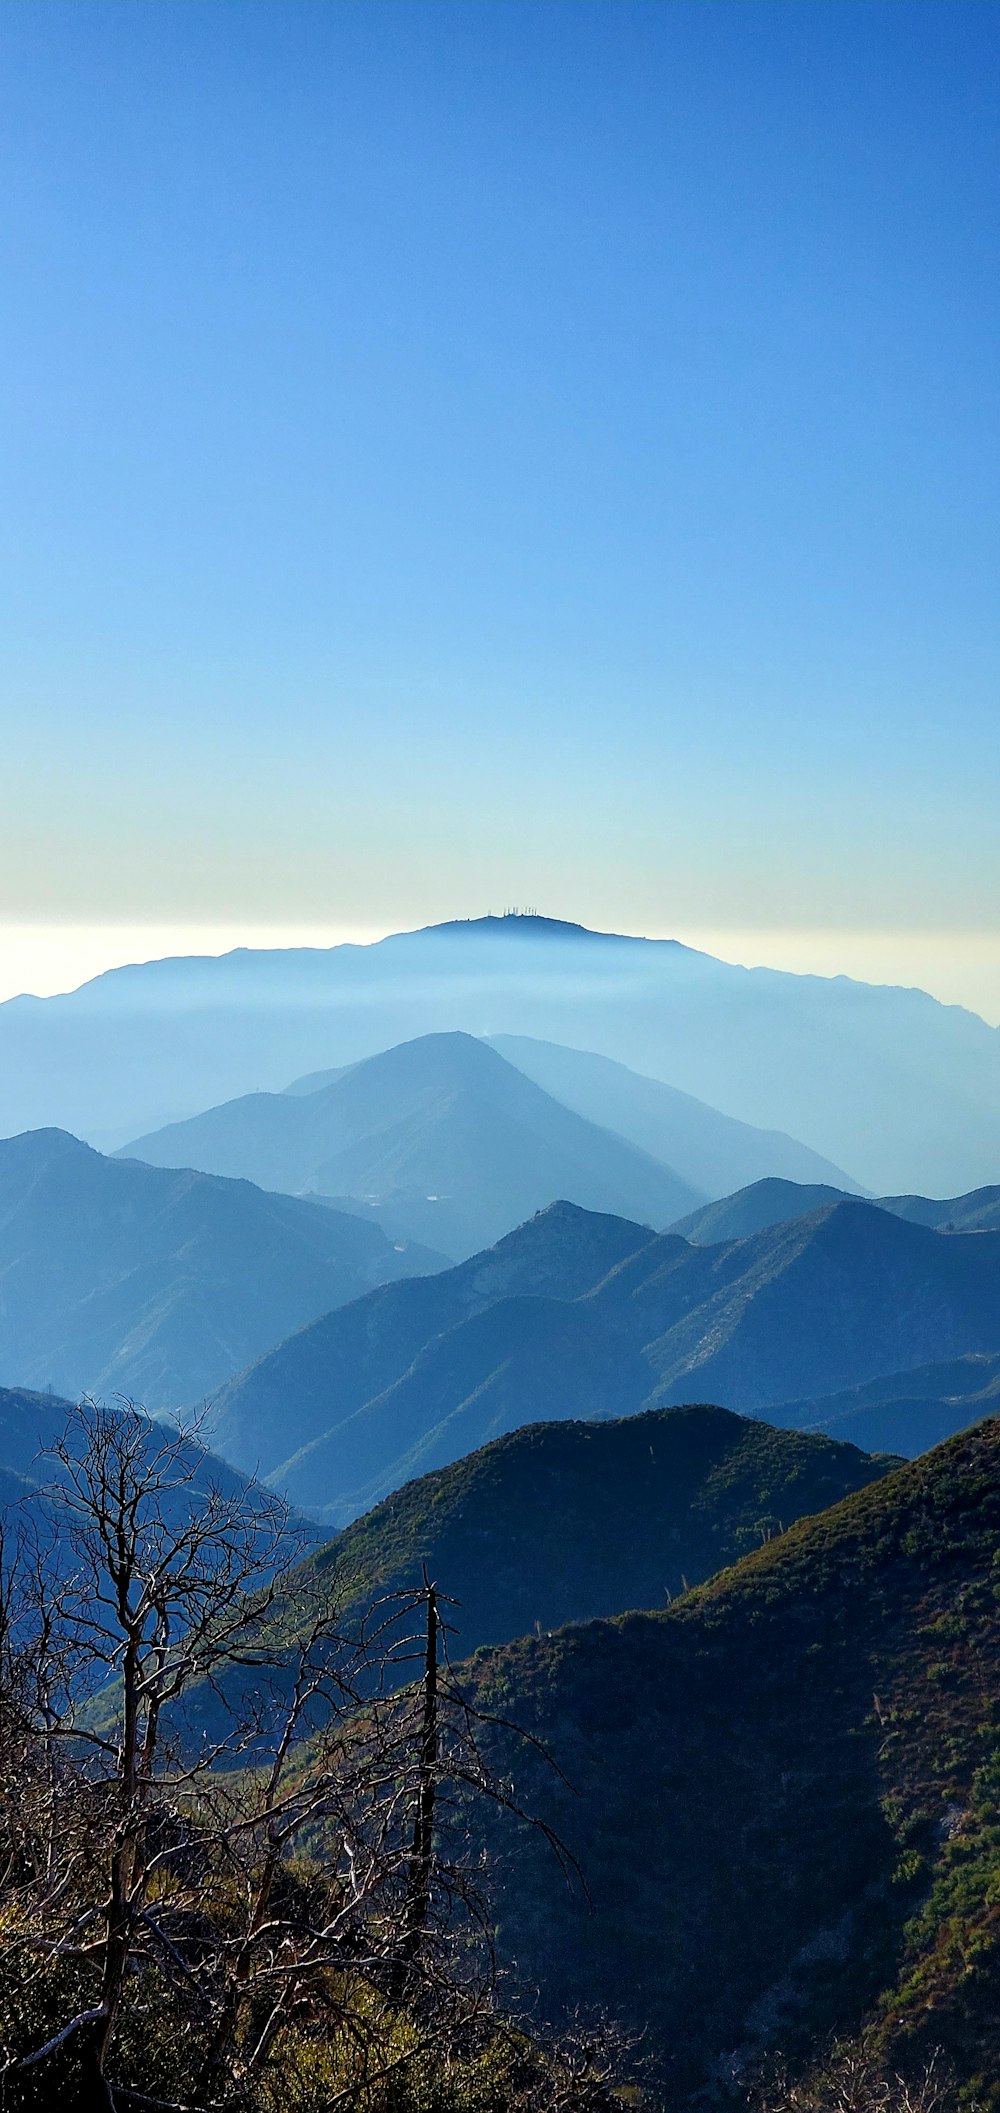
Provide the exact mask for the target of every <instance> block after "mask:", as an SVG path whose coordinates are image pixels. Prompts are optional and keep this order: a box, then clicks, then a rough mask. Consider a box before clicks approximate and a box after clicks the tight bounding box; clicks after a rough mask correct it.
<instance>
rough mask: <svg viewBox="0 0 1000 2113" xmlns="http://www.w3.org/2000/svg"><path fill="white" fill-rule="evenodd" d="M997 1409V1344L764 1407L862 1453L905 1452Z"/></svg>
mask: <svg viewBox="0 0 1000 2113" xmlns="http://www.w3.org/2000/svg"><path fill="white" fill-rule="evenodd" d="M998 1411H1000V1350H998V1351H996V1352H994V1353H993V1354H992V1355H988V1354H986V1353H984V1352H983V1351H967V1352H966V1353H965V1355H964V1356H960V1357H953V1358H947V1359H945V1360H944V1361H943V1362H941V1363H937V1364H927V1365H916V1366H912V1367H910V1368H909V1369H908V1370H906V1371H903V1372H890V1373H882V1374H880V1375H879V1377H878V1378H877V1379H870V1380H866V1381H863V1382H862V1383H861V1384H860V1385H859V1386H856V1387H847V1388H845V1389H844V1390H843V1391H842V1392H841V1393H839V1394H827V1395H825V1396H820V1397H818V1398H817V1397H815V1396H814V1397H812V1398H811V1399H806V1400H804V1401H782V1402H778V1403H776V1404H775V1405H774V1406H773V1407H772V1408H771V1409H770V1410H769V1411H768V1414H769V1417H770V1419H771V1421H772V1422H773V1423H776V1424H779V1425H780V1426H781V1427H782V1428H784V1429H791V1430H797V1431H810V1430H815V1431H824V1432H825V1433H826V1435H827V1436H828V1437H830V1438H840V1439H846V1440H847V1441H848V1442H849V1443H850V1444H852V1445H860V1446H862V1447H863V1448H864V1450H865V1451H866V1452H898V1453H906V1454H909V1455H910V1457H911V1458H912V1457H913V1456H914V1455H915V1454H917V1453H923V1452H927V1451H929V1450H930V1448H931V1446H935V1445H941V1444H943V1442H944V1441H945V1439H947V1438H951V1437H953V1436H954V1435H955V1433H956V1432H957V1431H963V1430H965V1429H967V1427H968V1426H969V1424H971V1423H978V1422H979V1421H980V1419H981V1418H982V1417H984V1416H995V1415H996V1414H997V1413H998Z"/></svg>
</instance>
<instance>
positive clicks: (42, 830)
mask: <svg viewBox="0 0 1000 2113" xmlns="http://www.w3.org/2000/svg"><path fill="white" fill-rule="evenodd" d="M998 61H1000V11H998V10H997V9H996V8H994V7H992V6H987V5H981V4H972V5H965V4H963V0H946V4H944V5H938V4H937V0H916V4H913V5H911V4H909V0H891V4H889V5H882V4H880V0H819V4H816V5H814V4H812V0H778V4H776V5H770V4H767V5H758V4H756V0H733V4H731V0H694V4H688V0H676V4H673V0H637V4H633V0H596V4H591V0H552V4H550V0H500V4H491V0H458V4H457V5H453V4H451V0H433V4H429V5H428V4H424V0H349V4H346V5H345V4H340V0H318V4H315V5H314V4H311V0H310V4H305V5H301V4H299V0H281V4H280V5H279V4H276V0H265V4H264V5H258V4H256V0H209V4H202V0H183V4H181V0H144V4H139V0H125V4H121V5H119V4H112V5H92V4H90V0H55V4H53V0H27V4H25V0H6V5H5V6H4V8H3V9H2V10H0V69H2V85H0V101H2V114H0V201H2V202H0V271H2V278H3V285H4V289H5V296H4V308H5V317H6V321H5V327H4V329H3V332H2V336H0V417H2V440H3V468H2V477H0V540H2V566H0V575H2V584H0V681H2V689H3V699H4V719H5V727H6V733H5V743H4V749H5V778H6V789H7V799H6V800H5V803H4V806H5V823H4V829H3V832H2V842H0V925H2V926H3V927H5V928H6V930H7V933H8V936H10V935H13V938H12V945H14V951H15V953H16V952H17V948H18V947H20V948H21V949H22V952H23V948H24V946H25V945H28V948H29V952H30V946H31V944H32V941H31V934H32V932H34V933H35V934H36V935H37V946H38V948H39V949H40V951H39V956H38V959H39V966H38V971H37V976H36V978H35V980H36V983H37V987H41V986H42V980H43V977H44V973H45V971H44V970H43V967H42V966H41V962H42V954H43V953H44V948H45V947H46V946H48V947H50V949H51V947H52V946H53V945H55V946H56V948H57V950H58V948H59V947H62V950H63V953H65V952H66V949H67V948H69V949H70V953H71V954H72V949H73V948H74V947H76V948H77V950H78V952H77V954H76V955H73V957H72V958H73V959H77V958H78V959H79V961H80V962H81V963H85V966H84V967H83V968H82V969H81V973H85V972H86V969H87V968H88V967H89V966H90V965H91V958H90V955H88V954H87V947H88V945H89V944H92V935H94V934H103V935H105V936H104V938H103V939H101V940H100V942H99V944H101V945H105V946H110V947H111V948H112V951H114V948H115V945H116V944H117V945H118V949H119V952H121V951H123V950H124V951H128V952H132V953H134V952H135V951H137V950H139V951H141V947H142V942H141V938H137V937H135V936H134V935H136V934H140V935H141V933H143V932H147V933H149V934H151V935H153V936H152V937H151V938H150V942H149V950H150V951H163V950H165V949H166V947H167V946H168V945H169V944H172V943H173V940H174V939H175V938H176V935H178V934H190V933H191V932H192V931H197V930H201V931H202V932H203V933H206V934H212V935H215V936H214V937H213V938H212V940H211V944H213V945H214V944H215V943H217V939H218V935H219V934H223V935H225V934H230V935H232V936H234V937H235V936H244V935H245V936H247V937H253V936H254V935H255V934H256V933H258V932H263V931H264V930H265V928H266V930H267V932H268V933H269V934H271V935H273V933H274V932H275V931H282V932H287V934H288V936H289V937H290V938H291V937H295V936H297V935H298V934H300V933H302V932H305V931H306V930H309V931H319V930H322V931H326V932H329V933H330V934H331V935H332V934H334V933H335V932H338V931H341V930H343V931H349V932H351V933H355V932H360V931H369V930H370V931H373V932H374V931H384V930H387V929H390V928H393V927H399V926H403V925H408V924H413V923H421V922H426V921H429V920H431V919H433V918H435V917H438V916H448V915H453V914H475V913H476V912H478V911H480V910H483V909H486V908H490V907H493V908H498V907H502V906H503V905H504V903H506V902H512V901H521V902H524V901H531V902H536V903H538V904H540V906H541V907H542V908H544V909H545V910H547V911H549V912H550V913H551V914H555V915H565V916H575V917H580V918H582V919H583V920H584V921H586V922H588V923H592V924H598V925H614V926H618V927H621V928H628V929H632V930H645V931H650V932H661V933H668V932H676V933H677V934H679V935H680V936H684V937H687V936H692V937H696V938H701V939H702V940H704V941H706V942H708V941H711V940H712V938H713V935H714V936H715V937H716V938H718V939H719V941H720V950H722V946H721V941H722V939H723V938H724V937H725V938H727V939H728V942H729V945H728V950H729V951H730V952H731V953H732V954H733V955H734V957H736V958H749V957H750V955H751V954H753V953H754V952H756V953H757V955H758V956H759V958H771V959H779V957H780V956H781V949H782V947H784V948H785V951H786V954H788V953H789V950H791V954H794V955H795V960H794V961H791V960H790V965H802V966H804V965H815V966H820V967H823V966H828V967H830V968H837V967H845V968H855V969H857V968H858V964H859V963H861V962H862V961H863V960H866V959H867V960H870V961H872V962H876V963H878V962H882V961H883V960H884V962H885V964H886V967H885V970H884V974H885V975H886V976H890V977H893V978H895V977H896V976H897V974H898V980H903V981H915V980H917V981H924V982H926V983H927V984H928V985H929V987H931V988H939V989H941V991H942V994H943V995H947V996H965V997H966V998H967V999H968V1002H971V1003H976V1004H979V1005H980V1006H981V1009H983V1010H984V1011H987V1012H989V1013H990V1015H991V1016H992V1017H1000V966H998V965H997V964H998V955H1000V949H998V947H997V937H998V926H1000V916H998V905H1000V850H998V841H1000V836H998V831H997V826H996V812H997V795H998V791H1000V785H998V779H1000V770H998V745H1000V742H998V717H1000V714H998V681H997V677H998V671H1000V637H998V631H1000V597H998V594H997V581H998V556H1000V552H998V542H1000V536H998V513H997V492H998V447H997V439H998V423H1000V419H998V391H997V359H998V349H1000V348H998V313H1000V293H998V289H1000V269H998V262H1000V260H998V256H997V248H998V240H997V229H998V226H1000V214H998V206H1000V198H998V191H1000V152H998V148H1000V138H998V134H1000V115H998V113H1000V97H998V92H997V91H998ZM115 929H117V930H118V933H119V939H118V941H117V942H116V941H115V940H114V937H113V932H114V930H115ZM126 929H127V932H128V935H129V936H128V942H127V946H126V942H125V939H124V937H122V934H123V933H124V932H125V931H126ZM109 930H110V931H111V933H112V936H111V937H110V938H109V937H108V936H107V935H108V933H109ZM25 931H27V934H28V938H27V940H25V937H24V934H25ZM19 932H20V936H18V933H19ZM53 934H55V939H53ZM88 934H90V935H91V940H88V937H87V935H88ZM157 934H159V935H160V937H159V938H157V937H156V936H155V935H157ZM60 935H61V936H60ZM73 935H77V936H75V937H74V936H73ZM740 935H742V939H741V936H740ZM161 940H162V944H161ZM15 941H16V944H15ZM206 943H209V942H208V941H206ZM741 946H742V949H743V951H742V953H740V947H741ZM852 949H853V951H852ZM803 950H804V952H803ZM810 950H811V951H810ZM866 950H867V952H866ZM894 950H895V951H894ZM67 958H68V957H67ZM789 958H790V956H789ZM20 959H21V956H20V955H18V960H19V961H20ZM894 963H895V964H898V968H897V967H894ZM921 963H925V964H926V966H925V967H924V968H921ZM956 963H957V964H958V968H957V969H956V966H955V964H956ZM935 964H936V965H935ZM949 964H951V966H950V967H949ZM859 972H862V973H864V972H866V971H865V970H864V968H863V967H861V968H860V971H859ZM875 972H876V973H877V974H878V975H879V977H880V978H881V975H882V973H883V971H882V970H880V969H877V968H876V971H875ZM67 973H68V971H67ZM61 974H62V970H60V975H61ZM949 975H950V976H951V983H950V984H949V981H948V979H949ZM935 976H936V977H937V982H936V983H935V981H934V978H935ZM956 976H957V978H958V981H957V983H956ZM963 979H964V980H963ZM26 980H27V981H29V982H30V980H31V978H30V963H29V969H28V970H27V971H25V973H24V974H23V975H22V973H21V970H20V967H18V969H17V972H16V975H15V981H16V982H18V983H19V985H20V987H23V985H24V982H25V981H26Z"/></svg>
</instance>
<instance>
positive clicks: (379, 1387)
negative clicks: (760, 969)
mask: <svg viewBox="0 0 1000 2113" xmlns="http://www.w3.org/2000/svg"><path fill="white" fill-rule="evenodd" d="M615 1250H617V1252H616V1251H615ZM567 1261H571V1262H572V1265H573V1266H572V1267H567ZM998 1345H1000V1234H994V1233H991V1232H984V1233H972V1234H964V1233H957V1234H947V1235H946V1234H943V1233H939V1232H934V1231H932V1230H929V1229H928V1228H926V1227H923V1226H920V1225H915V1224H910V1223H907V1222H906V1221H904V1220H901V1219H898V1218H896V1217H894V1216H892V1215H891V1214H890V1213H889V1212H887V1211H883V1210H880V1209H878V1208H877V1207H876V1206H874V1205H872V1204H867V1203H862V1202H858V1201H855V1200H850V1201H848V1202H844V1203H839V1204H837V1205H835V1206H833V1207H832V1208H828V1209H825V1210H820V1211H817V1212H814V1213H812V1214H811V1215H810V1216H808V1217H804V1218H798V1219H796V1220H794V1221H792V1222H791V1223H789V1224H785V1225H779V1226H777V1227H772V1228H769V1229H767V1230H765V1231H763V1232H761V1233H758V1234H755V1235H753V1236H752V1237H750V1238H748V1239H746V1240H741V1241H730V1242H726V1243H721V1244H719V1245H715V1246H711V1247H696V1246H692V1245H690V1244H689V1243H688V1242H687V1241H685V1240H683V1239H682V1238H681V1237H680V1236H678V1235H676V1234H670V1233H668V1234H661V1235H658V1236H650V1235H649V1233H648V1231H647V1230H646V1229H644V1228H642V1227H638V1226H632V1227H628V1226H623V1225H621V1223H620V1222H619V1221H615V1220H609V1219H603V1218H594V1217H592V1216H591V1214H588V1213H587V1212H584V1211H580V1210H577V1209H574V1208H573V1207H571V1206H569V1205H566V1204H561V1205H559V1206H557V1207H555V1208H554V1209H552V1210H550V1211H546V1212H543V1213H542V1214H541V1215H540V1216H539V1217H538V1218H537V1219H534V1220H532V1221H531V1223H530V1224H529V1225H527V1226H524V1227H521V1228H520V1229H519V1230H518V1231H517V1232H516V1233H514V1234H511V1235H510V1236H509V1237H508V1239H507V1240H506V1241H503V1242H501V1243H500V1244H499V1246H498V1247H497V1248H496V1249H494V1250H492V1251H490V1252H488V1253H487V1254H485V1255H481V1256H478V1257H474V1258H473V1259H472V1260H471V1261H470V1262H467V1263H465V1264H464V1265H463V1266H462V1269H461V1270H459V1271H445V1272H444V1273H442V1274H441V1275H440V1276H437V1277H434V1278H432V1279H429V1280H427V1281H424V1282H420V1283H414V1284H411V1285H405V1286H389V1287H386V1289H385V1290H383V1291H381V1292H379V1293H377V1294H374V1295H371V1296H370V1297H369V1298H368V1299H366V1300H361V1301H359V1302H357V1303H356V1304H355V1305H354V1306H350V1307H347V1308H345V1309H343V1310H342V1311H341V1312H340V1313H338V1314H333V1315H331V1316H329V1317H328V1319H326V1320H324V1321H321V1322H319V1323H317V1324H315V1325H314V1326H312V1327H309V1328H306V1329H304V1330H302V1331H301V1332H300V1333H299V1334H298V1335H297V1336H296V1337H295V1338H293V1339H292V1340H291V1341H290V1342H288V1343H286V1344H282V1345H279V1346H278V1347H277V1348H276V1349H274V1350H272V1351H271V1352H269V1353H268V1355H266V1356H265V1357H264V1358H263V1359H262V1360H261V1361H260V1362H259V1364H258V1365H257V1366H255V1367H253V1368H251V1369H250V1370H248V1371H247V1372H245V1373H244V1374H242V1375H241V1376H240V1377H239V1378H238V1379H236V1380H234V1381H232V1382H231V1383H230V1384H229V1385H228V1386H227V1387H226V1388H224V1389H223V1390H222V1391H221V1393H220V1394H219V1395H218V1397H217V1399H216V1402H215V1405H214V1417H215V1421H214V1423H213V1426H212V1428H213V1432H214V1441H213V1442H214V1443H216V1444H217V1445H218V1446H219V1447H220V1449H221V1450H222V1451H223V1452H225V1453H226V1455H227V1456H228V1457H230V1458H232V1459H234V1460H236V1461H237V1462H238V1463H241V1464H244V1465H246V1464H250V1463H259V1465H260V1469H261V1472H262V1473H264V1474H265V1475H266V1476H269V1477H271V1478H273V1479H274V1480H275V1482H276V1483H277V1484H278V1486H280V1487H282V1488H284V1489H285V1490H287V1491H288V1493H289V1494H290V1495H291V1496H292V1497H293V1499H294V1501H295V1502H297V1503H299V1504H300V1505H301V1506H302V1507H303V1508H304V1509H308V1510H312V1511H315V1512H317V1513H318V1514H321V1515H322V1516H323V1517H325V1518H328V1519H329V1520H330V1522H331V1523H333V1524H337V1523H344V1522H345V1521H346V1520H347V1519H349V1518H351V1517H354V1516H357V1514H358V1513H359V1512H361V1511H364V1510H367V1509H368V1508H369V1507H370V1506H371V1505H372V1504H374V1503H376V1502H377V1501H378V1500H379V1499H380V1498H381V1497H382V1496H383V1495H385V1494H386V1492H387V1491H389V1490H390V1489H392V1488H394V1487H398V1486H399V1485H400V1484H401V1483H403V1482H404V1481H406V1480H408V1479H410V1478H412V1477H413V1476H415V1475H419V1474H423V1473H427V1472H429V1471H431V1470H432V1469H435V1468H438V1467H442V1466H444V1465H446V1464H447V1463H448V1462H449V1461H452V1460H455V1459H457V1458H459V1457H461V1456H462V1455H463V1454H467V1453H470V1452H472V1451H473V1450H475V1449H476V1448H477V1447H479V1446H481V1445H483V1444H485V1443H487V1442H488V1441H490V1440H491V1439H493V1438H496V1437H498V1436H500V1435H502V1434H503V1433H504V1432H505V1431H510V1430H513V1429H516V1428H518V1427H519V1426H520V1425H523V1424H526V1423H534V1422H545V1421H549V1420H551V1419H552V1418H553V1417H566V1418H570V1419H577V1418H580V1417H585V1418H592V1417H618V1416H623V1415H632V1414H635V1413H636V1412H638V1411H639V1410H640V1409H644V1408H649V1407H652V1406H660V1405H667V1404H670V1403H677V1402H682V1401H691V1400H692V1399H700V1400H702V1401H721V1402H724V1403H726V1405H727V1406H728V1407H730V1408H733V1409H737V1410H741V1411H744V1412H750V1413H754V1414H763V1415H765V1416H766V1415H767V1414H768V1412H769V1410H770V1409H771V1407H772V1406H777V1405H779V1404H781V1403H784V1402H791V1401H800V1400H802V1399H803V1398H806V1397H808V1398H810V1399H816V1398H818V1397H820V1396H825V1395H828V1394H833V1393H835V1392H837V1391H838V1390H843V1389H845V1388H849V1387H853V1386H857V1385H859V1384H862V1383H864V1382H866V1381H869V1380H875V1379H877V1378H878V1377H879V1375H881V1374H883V1373H895V1372H899V1371H901V1370H903V1369H904V1368H906V1367H907V1366H913V1365H917V1364H919V1363H928V1362H932V1361H935V1360H938V1361H940V1360H941V1359H942V1358H946V1357H956V1356H962V1355H964V1354H965V1353H967V1352H983V1353H987V1352H990V1353H991V1352H993V1351H995V1350H997V1348H998ZM782 1420H785V1419H784V1417H783V1418H782ZM810 1420H811V1421H813V1422H815V1421H816V1420H817V1417H816V1416H813V1417H811V1419H810ZM894 1449H895V1450H897V1451H900V1452H905V1451H906V1450H907V1447H906V1444H905V1443H904V1442H898V1443H897V1444H896V1445H895V1447H894Z"/></svg>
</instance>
